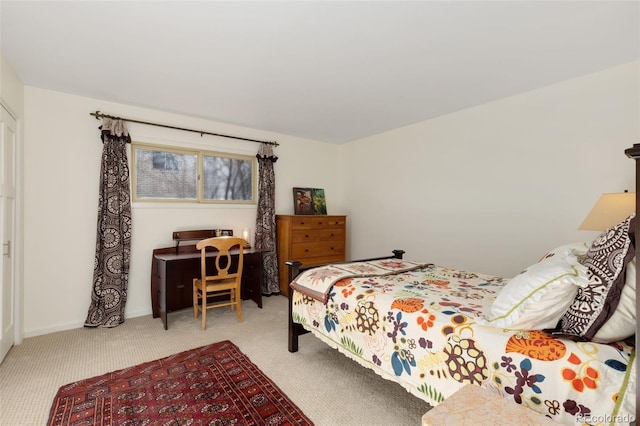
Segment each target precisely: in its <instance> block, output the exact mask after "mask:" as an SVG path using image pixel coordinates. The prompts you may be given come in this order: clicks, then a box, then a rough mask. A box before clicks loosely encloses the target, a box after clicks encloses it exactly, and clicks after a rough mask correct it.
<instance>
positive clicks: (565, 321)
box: [558, 213, 635, 340]
mask: <svg viewBox="0 0 640 426" xmlns="http://www.w3.org/2000/svg"><path fill="white" fill-rule="evenodd" d="M634 220H635V213H632V214H631V215H630V216H629V217H627V218H626V219H625V220H623V221H622V222H620V223H618V224H617V225H615V226H612V227H611V228H609V229H607V230H606V231H604V232H602V234H600V235H599V236H598V238H596V239H595V240H594V241H593V244H592V245H591V247H590V248H589V251H587V255H586V257H585V259H584V260H583V264H584V265H585V266H586V267H587V268H588V272H587V274H588V276H589V285H588V286H587V287H585V288H580V289H578V294H576V296H575V298H574V299H573V303H571V306H569V309H567V311H566V312H565V313H564V315H563V316H562V318H561V319H560V321H559V323H558V331H559V333H561V334H565V335H568V336H576V337H579V338H581V339H585V340H591V339H593V337H594V336H595V335H596V333H597V332H598V330H599V329H600V327H602V325H603V324H605V323H606V322H607V320H608V319H609V318H610V317H611V316H612V315H613V313H614V312H615V310H616V308H617V306H618V303H619V301H620V297H621V294H622V289H623V287H624V284H625V269H626V267H627V264H628V263H629V261H630V260H631V259H632V258H633V257H634V256H635V247H634V244H633V238H632V233H633V229H634V228H633V227H634ZM630 233H631V234H630Z"/></svg>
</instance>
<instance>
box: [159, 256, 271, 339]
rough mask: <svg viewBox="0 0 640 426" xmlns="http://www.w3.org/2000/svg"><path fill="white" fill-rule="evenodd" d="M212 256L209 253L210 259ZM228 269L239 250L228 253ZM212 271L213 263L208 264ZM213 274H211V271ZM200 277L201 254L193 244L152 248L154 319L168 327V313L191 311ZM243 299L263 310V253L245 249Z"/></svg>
mask: <svg viewBox="0 0 640 426" xmlns="http://www.w3.org/2000/svg"><path fill="white" fill-rule="evenodd" d="M213 256H214V253H213V252H212V253H211V257H213ZM231 259H232V260H231V262H232V266H231V270H233V269H234V268H237V266H234V265H233V262H234V259H235V263H236V264H237V262H238V250H235V252H234V251H233V250H232V251H231ZM211 263H212V265H211V267H212V268H213V267H214V266H213V263H214V262H211ZM211 273H213V271H212V272H211ZM199 276H200V251H199V250H196V246H195V245H187V246H180V247H166V248H160V249H155V250H154V251H153V257H152V262H151V307H152V309H153V318H158V317H160V318H162V323H163V324H164V329H165V330H167V329H168V328H169V322H168V319H167V314H168V313H170V312H174V311H178V310H180V309H186V308H190V309H193V279H194V278H196V277H199ZM241 297H242V300H248V299H251V300H253V301H254V302H256V303H257V304H258V306H259V307H260V308H262V252H261V251H258V250H254V249H245V250H244V267H243V271H242V289H241Z"/></svg>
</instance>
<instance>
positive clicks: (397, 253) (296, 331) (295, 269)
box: [285, 250, 405, 352]
mask: <svg viewBox="0 0 640 426" xmlns="http://www.w3.org/2000/svg"><path fill="white" fill-rule="evenodd" d="M404 253H405V252H404V250H393V255H392V256H383V257H374V258H371V259H362V260H357V262H368V261H372V260H381V259H402V256H403V255H404ZM349 262H354V261H353V260H350V261H349ZM336 263H348V262H333V263H332V264H333V265H335V264H336ZM285 264H286V265H287V268H288V270H289V275H288V277H289V283H291V282H292V281H293V279H294V278H295V277H297V276H298V274H299V273H300V272H303V271H306V270H307V269H311V268H317V267H318V266H320V265H314V266H306V267H303V266H302V263H301V262H299V261H297V260H289V261H287V262H285ZM308 332H309V331H308V330H305V328H304V327H303V326H302V325H301V324H298V323H295V322H293V289H291V288H289V352H298V336H300V335H302V334H306V333H308Z"/></svg>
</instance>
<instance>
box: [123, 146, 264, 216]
mask: <svg viewBox="0 0 640 426" xmlns="http://www.w3.org/2000/svg"><path fill="white" fill-rule="evenodd" d="M132 152H133V156H132V157H133V158H132V161H133V173H132V181H133V199H134V201H191V202H219V203H254V202H255V193H256V188H255V186H256V185H255V181H256V179H255V176H256V168H257V164H256V159H255V157H252V156H248V155H235V154H227V153H219V152H207V151H196V150H187V149H174V148H166V147H160V146H155V145H146V144H140V143H134V144H132Z"/></svg>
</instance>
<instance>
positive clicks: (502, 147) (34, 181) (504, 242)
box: [24, 63, 640, 336]
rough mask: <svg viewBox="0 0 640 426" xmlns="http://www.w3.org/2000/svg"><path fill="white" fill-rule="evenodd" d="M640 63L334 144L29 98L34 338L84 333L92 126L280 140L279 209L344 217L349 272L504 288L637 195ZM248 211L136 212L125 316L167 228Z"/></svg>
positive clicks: (139, 136)
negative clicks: (607, 196) (319, 206)
mask: <svg viewBox="0 0 640 426" xmlns="http://www.w3.org/2000/svg"><path fill="white" fill-rule="evenodd" d="M638 78H639V75H638V63H634V64H629V65H626V66H621V67H616V68H613V69H610V70H606V71H603V72H601V73H597V74H593V75H590V76H586V77H583V78H579V79H575V80H571V81H567V82H565V83H562V84H558V85H554V86H550V87H546V88H543V89H540V90H536V91H532V92H528V93H524V94H521V95H518V96H513V97H510V98H506V99H503V100H500V101H496V102H492V103H489V104H486V105H481V106H478V107H476V108H471V109H468V110H465V111H461V112H458V113H455V114H450V115H447V116H444V117H440V118H437V119H433V120H429V121H425V122H421V123H417V124H415V125H412V126H408V127H404V128H401V129H396V130H393V131H391V132H387V133H384V134H380V135H376V136H372V137H369V138H365V139H362V140H358V141H354V142H351V143H348V144H345V145H342V146H334V145H330V144H324V143H320V142H315V141H309V140H304V139H300V138H295V137H291V136H287V135H278V134H272V133H269V132H264V131H260V130H256V129H248V128H242V127H238V126H232V125H226V124H222V123H216V122H212V121H208V120H202V119H197V118H193V117H185V116H181V115H176V114H169V113H164V112H159V111H154V110H149V109H144V108H138V107H134V106H130V105H124V104H118V103H109V102H104V101H101V100H97V99H89V98H83V97H78V96H73V95H69V94H64V93H60V92H53V91H49V90H44V89H40V88H34V87H29V86H27V87H26V88H25V100H24V105H25V107H24V108H25V123H24V124H25V133H24V141H25V166H24V167H25V169H24V175H25V214H24V223H25V238H24V247H25V250H24V253H25V254H24V258H25V266H24V292H25V297H24V301H25V302H24V305H25V307H24V312H25V321H24V324H25V327H24V330H25V334H26V335H27V336H31V335H38V334H44V333H48V332H51V331H56V330H62V329H67V328H74V327H80V326H82V324H83V322H84V319H85V316H86V313H87V308H88V306H89V301H90V292H91V284H92V277H93V275H92V271H93V255H94V245H95V222H96V211H97V187H98V174H99V159H100V153H101V149H102V144H101V143H100V139H99V131H98V129H97V127H98V125H99V122H98V121H97V120H95V119H94V118H93V117H91V116H89V112H92V111H95V110H101V111H103V112H105V113H110V114H114V115H120V116H124V117H130V118H136V119H141V120H148V121H153V122H160V123H167V124H173V125H177V126H182V127H191V128H196V129H203V130H209V131H213V132H219V133H228V134H235V135H239V136H243V137H250V138H256V139H267V140H272V139H275V140H277V141H278V142H280V143H281V146H280V147H278V148H277V149H276V153H277V155H278V156H279V158H280V159H279V160H278V162H277V163H276V182H277V190H276V211H277V213H279V214H291V213H292V212H293V208H292V200H291V198H292V195H291V188H292V187H294V186H308V187H320V188H325V191H326V194H327V202H328V210H329V214H348V215H349V219H348V229H347V234H348V238H349V239H348V243H347V247H348V253H349V257H350V258H358V257H364V256H373V255H379V254H386V253H388V252H390V250H392V249H394V248H402V249H405V250H406V251H407V258H411V259H420V260H425V261H432V262H436V263H440V264H443V265H448V266H451V267H457V268H462V269H467V270H474V271H478V272H486V273H493V274H500V275H504V276H511V275H514V274H516V273H517V272H519V271H520V270H521V269H522V268H524V267H526V266H527V265H529V264H530V263H532V262H533V261H535V260H537V258H538V257H539V256H540V255H542V254H543V253H544V251H545V250H546V249H548V248H551V247H553V246H555V245H559V244H562V243H564V242H569V241H577V240H583V239H590V238H593V237H594V236H595V234H594V233H591V232H584V231H577V230H576V228H577V227H578V225H579V224H580V222H581V221H582V219H583V218H584V216H585V215H586V214H587V212H588V211H589V209H590V208H591V207H592V205H593V204H594V203H595V201H596V200H597V198H598V196H599V195H600V194H601V193H602V192H617V191H621V190H623V189H625V188H628V189H630V190H634V189H635V188H634V184H633V182H634V167H633V163H632V161H631V160H629V159H627V158H626V157H625V156H624V153H623V151H624V149H626V148H628V147H630V146H632V145H633V144H634V143H636V142H637V141H638V136H639V135H640V130H639V127H640V126H639V124H638V116H639V110H640V109H639V107H638V94H639V93H638V87H639V84H638ZM130 131H131V134H132V137H133V139H134V140H140V141H147V142H158V143H172V144H174V143H177V144H183V145H185V146H194V147H200V146H202V145H203V144H204V145H206V146H207V147H208V148H211V149H227V150H236V151H237V152H240V153H254V152H255V151H256V149H257V145H256V144H252V143H249V142H247V143H242V142H236V141H227V140H223V139H218V138H212V137H205V138H202V139H201V138H200V136H199V135H197V134H190V133H184V132H179V131H171V130H168V129H161V128H155V127H150V126H143V125H134V124H131V125H130ZM254 217H255V208H254V207H246V206H240V207H239V206H236V207H215V206H189V207H180V206H172V207H165V206H161V207H159V206H153V205H143V204H138V205H134V210H133V220H134V223H133V226H134V228H133V239H132V245H133V247H132V264H131V274H130V285H129V299H128V302H127V308H126V312H125V313H126V315H127V317H132V316H137V315H144V314H149V313H150V312H151V306H150V300H149V280H150V266H151V265H150V262H151V252H152V250H153V249H154V248H156V247H164V246H167V245H171V232H172V231H173V230H175V229H184V228H199V227H205V226H206V227H209V226H211V227H217V226H225V227H227V226H228V227H232V228H236V229H237V228H240V227H244V226H251V227H252V228H253V222H254Z"/></svg>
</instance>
